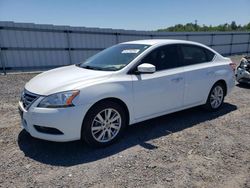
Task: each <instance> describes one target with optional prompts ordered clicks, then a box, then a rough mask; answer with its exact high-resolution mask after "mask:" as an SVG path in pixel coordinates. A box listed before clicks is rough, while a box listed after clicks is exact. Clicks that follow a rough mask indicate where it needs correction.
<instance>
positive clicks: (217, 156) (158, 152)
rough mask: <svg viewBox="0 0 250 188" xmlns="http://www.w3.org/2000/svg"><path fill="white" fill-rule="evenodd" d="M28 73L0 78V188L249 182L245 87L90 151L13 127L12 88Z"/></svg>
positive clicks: (249, 106) (249, 92) (248, 93)
mask: <svg viewBox="0 0 250 188" xmlns="http://www.w3.org/2000/svg"><path fill="white" fill-rule="evenodd" d="M234 60H235V61H237V60H238V57H234ZM35 75H36V74H27V73H22V74H9V75H7V76H3V75H0V86H1V90H0V148H1V152H0V187H135V186H137V187H250V87H247V86H245V87H242V86H238V85H237V86H236V87H235V88H234V90H233V91H232V93H230V95H229V96H227V97H226V99H225V105H224V107H223V108H222V109H221V110H220V111H218V112H213V113H209V112H206V111H203V110H201V108H193V109H190V110H185V111H181V112H178V113H173V114H170V115H166V116H162V117H160V118H155V119H152V120H149V121H146V122H143V123H140V124H137V125H136V126H130V127H129V128H128V129H127V131H126V133H125V135H124V137H123V138H122V139H121V140H120V141H119V142H118V143H116V144H114V145H112V146H110V147H107V148H104V149H93V148H90V147H88V146H87V145H86V144H84V143H83V142H81V141H76V142H69V143H54V142H47V141H43V140H38V139H35V138H32V137H31V136H30V135H29V134H28V133H27V132H25V131H24V130H22V129H21V128H20V118H19V115H18V112H17V102H18V99H19V95H20V91H21V90H22V88H23V86H24V84H25V82H27V81H28V80H29V79H30V78H32V77H33V76H35Z"/></svg>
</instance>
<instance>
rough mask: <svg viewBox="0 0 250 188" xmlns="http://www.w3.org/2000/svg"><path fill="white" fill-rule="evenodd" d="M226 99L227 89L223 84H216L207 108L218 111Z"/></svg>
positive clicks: (208, 99)
mask: <svg viewBox="0 0 250 188" xmlns="http://www.w3.org/2000/svg"><path fill="white" fill-rule="evenodd" d="M224 97H225V87H224V85H223V84H221V83H216V84H215V85H214V86H213V87H212V89H211V91H210V93H209V95H208V98H207V102H206V104H205V108H206V109H207V110H209V111H216V110H218V109H219V108H220V107H221V106H222V104H223V102H224Z"/></svg>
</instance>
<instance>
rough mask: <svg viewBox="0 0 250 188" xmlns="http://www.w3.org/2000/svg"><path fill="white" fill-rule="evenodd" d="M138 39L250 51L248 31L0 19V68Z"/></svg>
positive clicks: (70, 59) (64, 61) (50, 63)
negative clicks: (163, 29) (166, 29)
mask: <svg viewBox="0 0 250 188" xmlns="http://www.w3.org/2000/svg"><path fill="white" fill-rule="evenodd" d="M139 39H183V40H190V41H196V42H200V43H203V44H205V45H208V46H210V47H212V48H213V49H215V50H216V51H218V52H219V53H221V54H223V55H225V56H227V55H232V54H243V53H249V52H250V32H151V31H132V30H119V29H100V28H86V27H70V26H55V25H44V24H43V25H41V24H32V23H14V22H0V70H2V71H6V70H7V71H8V70H11V69H14V70H15V69H23V70H27V69H34V68H38V69H39V68H50V67H57V66H63V65H69V64H75V63H79V62H81V61H84V60H85V59H87V58H88V57H90V56H92V55H94V54H96V53H97V52H99V51H100V50H103V49H105V48H107V47H109V46H112V45H114V44H117V43H120V42H125V41H131V40H139Z"/></svg>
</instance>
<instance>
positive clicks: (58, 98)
mask: <svg viewBox="0 0 250 188" xmlns="http://www.w3.org/2000/svg"><path fill="white" fill-rule="evenodd" d="M79 93H80V91H78V90H74V91H66V92H61V93H55V94H52V95H49V96H47V97H45V98H44V99H43V100H42V101H41V102H40V103H39V105H38V107H41V108H63V107H70V106H74V104H73V103H72V102H73V100H74V98H75V97H76V96H77V95H78V94H79Z"/></svg>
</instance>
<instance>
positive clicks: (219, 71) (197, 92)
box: [19, 39, 235, 146]
mask: <svg viewBox="0 0 250 188" xmlns="http://www.w3.org/2000/svg"><path fill="white" fill-rule="evenodd" d="M234 66H235V65H234V64H233V63H232V62H231V60H230V59H228V58H225V57H223V56H221V55H220V54H218V53H217V52H215V51H214V50H212V49H211V48H209V47H207V46H204V45H202V44H199V43H195V42H190V41H182V40H160V39H159V40H140V41H132V42H125V43H121V44H118V45H115V46H112V47H110V48H107V49H105V50H104V51H102V52H100V53H98V54H96V55H94V56H93V57H91V58H89V59H88V60H86V61H85V62H82V63H80V64H77V65H71V66H65V67H61V68H57V69H53V70H50V71H47V72H44V73H41V74H39V75H38V76H36V77H34V78H33V79H31V80H30V81H29V82H28V83H27V84H26V85H25V88H24V91H23V92H22V95H21V100H20V102H19V111H20V114H21V119H22V126H23V127H24V129H26V130H27V132H29V133H30V134H31V136H33V137H36V138H40V139H45V140H50V141H58V142H64V141H72V140H79V139H84V140H85V141H86V142H87V143H88V144H90V145H92V146H106V145H108V144H111V143H113V142H114V141H116V140H117V139H118V138H119V137H120V136H121V135H122V133H123V132H124V129H125V127H126V126H127V125H131V124H134V123H137V122H141V121H144V120H147V119H150V118H154V117H157V116H161V115H164V114H169V113H172V112H176V111H180V110H183V109H187V108H191V107H194V106H199V105H204V106H205V107H206V108H207V109H208V110H211V111H213V110H218V109H219V108H220V107H221V106H222V104H223V101H224V97H225V96H226V95H227V94H228V93H229V92H230V91H231V90H232V88H233V86H234V85H235V84H234V70H233V68H234Z"/></svg>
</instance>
